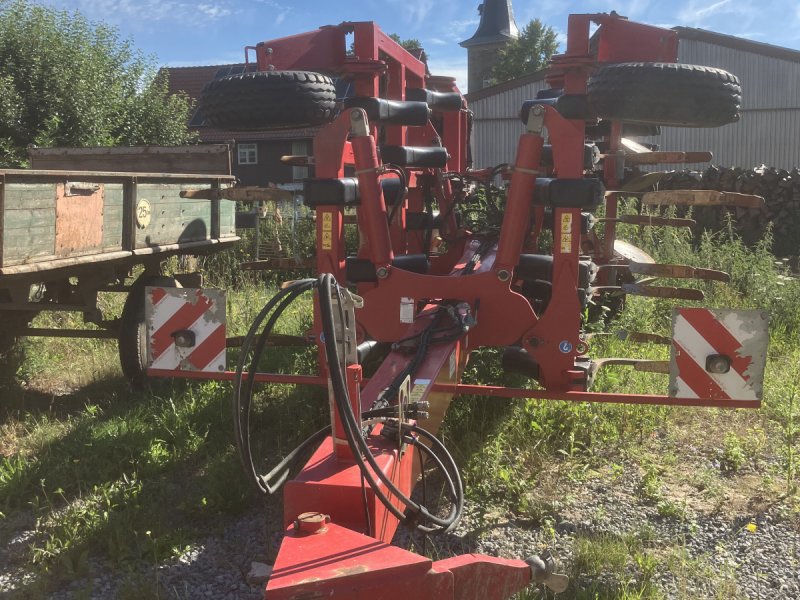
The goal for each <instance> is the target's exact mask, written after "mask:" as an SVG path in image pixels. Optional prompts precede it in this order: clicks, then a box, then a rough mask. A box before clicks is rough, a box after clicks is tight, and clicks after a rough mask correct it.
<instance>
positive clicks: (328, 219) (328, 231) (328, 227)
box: [322, 212, 333, 250]
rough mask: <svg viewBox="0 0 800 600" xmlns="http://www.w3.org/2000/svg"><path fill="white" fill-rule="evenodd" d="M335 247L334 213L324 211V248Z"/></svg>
mask: <svg viewBox="0 0 800 600" xmlns="http://www.w3.org/2000/svg"><path fill="white" fill-rule="evenodd" d="M332 248H333V214H332V213H329V212H324V213H322V249H323V250H331V249H332Z"/></svg>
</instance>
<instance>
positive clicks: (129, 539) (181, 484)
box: [0, 378, 313, 597]
mask: <svg viewBox="0 0 800 600" xmlns="http://www.w3.org/2000/svg"><path fill="white" fill-rule="evenodd" d="M0 389H2V391H1V392H0V393H2V397H3V404H4V406H3V414H2V416H1V417H0V424H2V423H9V422H11V421H13V420H17V421H19V423H21V424H22V427H23V428H24V430H25V433H24V440H22V441H21V442H20V443H21V444H24V447H22V446H21V447H20V448H19V449H18V451H16V452H12V453H11V454H10V455H9V456H5V457H2V456H0V511H2V512H4V513H5V514H6V515H7V516H9V517H16V516H20V515H27V519H25V520H27V522H32V521H33V520H34V519H35V520H36V521H37V527H36V534H35V537H34V538H33V543H32V545H31V548H30V550H29V551H26V550H24V549H23V550H22V552H23V553H24V556H23V555H20V556H12V557H11V559H12V562H14V563H16V564H17V565H18V566H19V565H27V564H30V563H31V562H32V561H35V563H36V565H37V567H35V568H37V569H38V573H39V575H40V577H39V581H38V582H35V583H34V584H32V587H30V590H31V592H30V593H31V594H32V595H29V597H36V593H38V592H37V590H41V589H49V588H52V587H53V586H56V585H58V584H59V582H60V581H61V580H63V579H64V578H65V577H66V578H70V577H75V576H80V575H82V574H85V571H86V569H87V560H88V558H89V557H96V558H97V557H99V558H102V559H106V560H110V561H112V562H113V563H116V564H124V563H125V562H126V561H129V560H137V559H142V558H154V557H161V558H166V557H169V556H173V555H175V554H179V553H180V552H181V551H182V549H183V548H185V547H186V546H188V545H191V544H192V543H194V542H196V541H197V540H198V539H199V538H202V537H205V536H207V535H208V534H209V531H210V530H213V529H214V528H215V527H216V526H218V525H219V523H220V522H223V521H224V520H225V518H228V517H232V516H235V515H238V514H241V513H242V511H244V510H245V509H246V508H248V507H250V506H253V505H254V504H257V503H258V499H257V495H256V493H255V492H254V491H253V489H252V486H251V485H250V483H249V482H248V481H247V480H246V478H245V476H244V472H243V469H242V468H241V465H240V462H239V459H238V456H237V454H236V451H235V448H234V443H233V435H232V431H233V427H232V418H231V409H230V392H231V388H230V385H229V384H223V383H218V382H206V383H193V382H188V381H184V380H172V381H171V380H163V381H154V382H152V383H151V385H150V386H149V387H148V389H146V390H142V391H135V390H131V389H130V386H129V385H128V384H127V382H126V381H124V380H122V379H121V378H109V379H103V380H97V381H95V382H93V383H91V384H89V385H86V386H85V387H83V388H81V389H80V390H78V391H76V392H74V393H70V394H66V395H64V396H54V395H52V394H46V393H42V392H39V391H36V390H31V389H28V388H26V387H25V386H24V385H23V384H20V383H19V382H18V381H16V380H15V379H13V378H8V379H5V380H4V381H3V383H2V388H0ZM301 395H302V394H301ZM306 400H307V399H306ZM307 404H308V402H305V401H300V402H298V401H297V400H296V398H295V395H293V394H285V395H284V396H283V397H281V398H280V399H279V400H278V401H276V407H275V408H276V409H277V412H278V413H279V414H280V415H281V417H280V418H275V419H273V421H272V425H271V426H272V427H273V428H279V429H281V431H280V432H279V435H278V434H276V432H275V431H274V430H265V431H264V437H265V438H266V439H267V442H265V443H266V444H267V446H269V445H270V444H272V448H273V454H274V455H276V456H279V455H280V454H281V453H283V452H285V446H287V445H290V444H292V443H299V441H301V440H302V439H303V438H304V436H305V435H307V433H310V431H306V429H311V430H313V424H310V423H303V422H302V421H303V420H302V419H299V418H298V416H297V415H293V416H292V413H293V412H295V411H293V408H296V407H297V408H299V407H300V406H305V405H307ZM290 418H291V423H292V428H291V429H290V432H291V433H287V431H286V430H287V429H289V428H288V427H287V423H288V422H289V419H290ZM310 421H313V419H310ZM268 425H269V424H268V423H267V424H265V426H268ZM294 438H296V441H295V439H294ZM266 503H267V506H271V507H272V509H271V510H275V511H276V512H275V514H280V513H279V509H278V508H277V507H278V506H279V503H280V494H278V495H276V497H275V498H270V499H268V500H267V501H266ZM154 559H155V558H154ZM22 597H25V596H22Z"/></svg>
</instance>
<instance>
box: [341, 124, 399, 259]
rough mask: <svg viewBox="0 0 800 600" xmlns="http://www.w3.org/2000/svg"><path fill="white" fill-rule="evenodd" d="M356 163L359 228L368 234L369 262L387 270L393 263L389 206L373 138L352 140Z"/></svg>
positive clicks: (362, 137) (355, 138)
mask: <svg viewBox="0 0 800 600" xmlns="http://www.w3.org/2000/svg"><path fill="white" fill-rule="evenodd" d="M350 143H351V144H352V146H353V155H354V156H355V160H356V175H357V176H358V191H359V194H360V195H361V206H360V207H359V210H358V226H359V228H361V230H362V231H363V232H364V234H365V235H366V242H367V249H368V255H369V258H370V260H371V261H372V262H373V263H374V264H375V266H376V267H388V266H389V265H390V264H391V262H392V257H393V254H392V246H391V241H390V238H389V225H388V222H387V215H386V203H385V202H384V200H383V191H382V190H381V185H380V181H379V180H378V172H377V170H378V165H379V164H380V163H379V162H378V152H377V149H376V147H375V139H374V138H373V137H372V136H371V135H365V136H356V137H353V138H352V139H351V140H350Z"/></svg>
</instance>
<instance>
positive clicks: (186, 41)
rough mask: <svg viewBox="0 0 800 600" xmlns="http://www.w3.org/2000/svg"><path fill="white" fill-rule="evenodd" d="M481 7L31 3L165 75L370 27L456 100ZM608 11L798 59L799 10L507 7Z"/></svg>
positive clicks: (314, 0) (413, 2) (211, 0)
mask: <svg viewBox="0 0 800 600" xmlns="http://www.w3.org/2000/svg"><path fill="white" fill-rule="evenodd" d="M480 1H481V0H448V1H444V0H438V1H437V0H358V1H348V0H344V1H341V0H340V1H334V0H294V1H292V0H247V1H243V0H200V1H199V2H190V1H188V0H38V2H39V3H40V4H45V5H50V6H54V7H58V8H63V9H67V10H79V11H80V12H82V13H83V14H84V15H85V16H86V17H88V18H89V19H90V20H92V21H103V22H106V23H109V24H112V25H114V26H116V27H117V28H118V29H119V31H120V33H121V34H122V35H123V36H124V37H129V38H131V39H133V41H134V43H135V45H136V46H137V47H139V48H140V49H141V50H142V51H144V52H145V53H147V54H153V55H155V56H156V58H157V60H158V63H159V64H163V65H169V66H191V65H204V64H219V63H229V62H240V61H242V60H243V55H244V53H243V50H242V48H243V47H244V46H245V45H255V44H256V43H257V42H260V41H264V40H269V39H273V38H276V37H283V36H285V35H290V34H293V33H299V32H302V31H308V30H311V29H316V28H317V27H319V26H321V25H330V24H337V23H340V22H341V21H376V22H377V23H378V25H380V26H381V28H382V29H384V30H385V31H387V32H390V33H397V34H399V35H400V36H401V37H403V38H417V39H419V40H420V41H421V42H422V44H423V46H424V47H425V49H426V51H427V52H428V54H429V56H430V68H431V72H433V73H434V74H437V75H451V76H454V77H457V78H458V81H459V86H460V87H461V89H462V90H465V89H466V67H467V54H466V50H464V49H463V48H461V47H460V46H459V45H458V42H459V41H461V40H464V39H466V38H468V37H469V36H470V35H472V33H473V32H474V30H475V28H476V27H477V24H478V11H477V6H478V4H479V3H480ZM611 10H616V11H617V12H618V13H620V14H622V15H625V16H627V17H629V18H631V19H633V20H636V21H642V22H645V23H652V24H655V25H662V26H668V27H671V26H674V25H686V26H690V27H701V28H703V29H709V30H711V31H717V32H720V33H727V34H731V35H736V36H740V37H744V38H748V39H752V40H756V41H761V42H766V43H770V44H775V45H778V46H786V47H789V48H795V49H800V0H763V1H762V2H752V1H746V0H717V1H702V0H674V1H673V2H664V1H663V0H621V1H612V0H588V1H584V2H576V1H571V0H516V1H514V14H515V16H516V21H517V24H518V25H519V26H520V28H521V27H522V26H523V25H524V24H525V23H527V22H528V21H529V20H531V19H533V18H537V17H538V18H539V19H541V20H542V21H543V22H544V23H545V24H547V25H550V26H551V27H553V28H554V29H555V30H556V31H557V32H559V34H562V32H563V31H565V30H566V24H567V15H568V14H570V13H573V12H583V13H588V12H608V11H611ZM562 35H563V34H562Z"/></svg>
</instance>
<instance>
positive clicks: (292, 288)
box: [233, 274, 464, 533]
mask: <svg viewBox="0 0 800 600" xmlns="http://www.w3.org/2000/svg"><path fill="white" fill-rule="evenodd" d="M314 288H317V289H318V292H319V300H320V309H321V311H320V312H321V315H322V327H323V334H324V335H325V341H326V343H325V353H326V358H327V362H328V365H329V370H330V377H331V383H332V388H333V399H334V404H335V406H336V410H337V413H338V414H339V416H340V419H341V422H342V424H343V429H344V432H345V435H346V437H347V441H348V445H349V446H350V448H351V451H352V452H353V456H354V458H355V460H356V464H357V465H358V466H359V469H360V471H361V474H362V477H363V479H364V480H366V481H367V482H368V483H369V485H370V487H371V488H372V490H373V492H374V493H375V495H376V496H377V497H378V499H379V500H380V501H381V503H382V504H384V506H385V507H386V509H387V510H388V511H389V512H390V513H391V514H393V515H394V516H395V517H396V518H397V519H398V520H399V521H401V522H403V523H406V524H410V523H413V524H414V526H415V527H416V528H417V529H419V530H420V531H423V532H427V533H432V532H442V531H450V530H451V529H452V528H453V527H454V526H455V525H456V524H457V523H458V521H459V520H460V518H461V513H462V511H463V505H464V494H463V482H462V479H461V474H460V472H459V470H458V466H457V465H456V463H455V460H454V459H453V457H452V455H451V454H450V453H449V452H448V451H447V449H446V448H445V446H444V444H442V442H441V441H440V440H439V439H438V438H436V436H434V435H433V434H431V433H430V432H428V431H426V430H425V429H423V428H421V427H419V426H417V425H412V424H408V423H402V422H399V421H397V420H396V416H397V414H396V413H397V411H398V409H397V407H393V410H394V411H395V414H394V415H392V414H391V411H390V410H386V409H380V410H376V411H372V412H370V411H368V412H367V413H364V417H366V418H367V419H371V420H374V421H375V422H378V423H383V424H384V425H385V426H388V427H399V430H398V433H399V435H401V436H402V437H403V438H405V439H406V441H407V443H410V444H412V445H413V446H414V447H415V448H417V450H418V451H419V452H420V456H422V454H425V455H427V456H428V457H430V458H431V459H432V461H433V462H434V463H435V465H436V467H437V468H438V469H439V470H440V471H441V472H442V473H443V476H444V478H445V481H446V483H447V487H448V492H449V495H450V497H451V499H452V504H453V505H452V508H451V510H450V514H449V515H448V516H447V517H446V518H440V517H437V516H435V515H433V514H431V513H430V511H429V510H428V509H427V508H426V507H425V506H424V505H420V504H419V503H416V502H414V501H413V500H412V499H411V498H409V497H407V496H406V495H405V494H403V492H402V491H401V490H400V489H399V488H397V486H396V485H394V483H393V482H392V481H391V479H389V478H388V477H387V476H386V475H385V474H384V473H383V471H382V470H381V469H380V466H379V465H378V463H377V461H376V460H375V457H374V456H373V455H372V452H371V450H370V448H369V447H368V445H367V442H366V440H365V439H364V437H363V435H362V431H361V427H362V425H363V424H362V423H358V422H357V421H356V418H355V414H354V413H353V410H352V407H351V406H350V400H349V398H348V393H347V385H346V382H345V379H344V373H343V372H342V370H341V368H340V366H341V364H342V362H341V361H340V360H339V356H338V354H339V352H338V348H337V344H336V332H335V331H334V319H333V306H332V301H331V297H332V293H334V291H335V293H337V295H338V296H339V298H340V301H339V303H338V307H339V311H340V316H342V317H343V316H344V314H343V312H344V309H343V302H342V301H341V291H340V288H339V286H338V284H337V283H336V281H335V279H334V278H333V276H332V275H330V274H323V275H322V276H320V278H319V279H317V280H315V279H305V280H300V281H296V282H293V283H292V284H290V285H288V286H286V287H285V288H284V289H282V290H281V291H280V292H278V294H276V295H275V296H274V297H273V298H272V299H270V301H269V302H268V303H267V304H266V305H265V306H264V308H263V309H262V310H261V311H260V312H259V314H258V315H257V316H256V319H255V321H254V322H253V324H252V326H251V327H250V329H249V331H248V332H247V335H246V336H245V339H244V341H243V343H242V349H241V355H240V357H239V361H238V364H237V368H236V376H235V378H234V394H233V409H234V413H235V414H234V435H235V438H236V445H237V449H238V451H239V456H240V459H241V461H242V464H243V466H244V468H245V471H246V472H247V473H248V475H249V476H250V478H251V480H252V481H253V482H254V484H255V485H256V487H257V488H258V489H259V491H261V492H262V493H264V494H272V493H274V492H275V491H277V489H278V488H280V486H281V485H283V483H284V482H285V481H286V479H287V478H288V476H289V474H290V472H291V469H292V467H293V466H294V465H295V464H296V463H297V462H298V461H299V459H300V458H301V457H302V456H303V454H304V452H305V451H306V450H308V449H309V448H310V447H311V446H313V445H314V444H317V443H319V442H320V441H321V440H322V439H324V437H325V436H327V435H329V434H330V433H331V427H330V425H329V426H326V427H324V428H323V429H320V430H319V431H317V432H316V433H315V434H313V435H312V436H310V437H309V438H308V439H306V440H305V441H304V442H302V443H301V444H300V445H299V446H298V447H297V448H295V449H294V450H292V451H291V452H290V453H289V454H288V455H287V456H285V457H284V458H283V459H282V460H281V462H280V463H279V464H278V465H276V466H275V467H274V468H273V469H272V470H270V472H269V473H267V474H265V475H260V474H259V473H258V472H257V470H256V467H255V463H254V460H253V455H252V449H251V446H250V436H249V425H250V404H251V401H252V397H253V391H254V386H255V382H256V374H257V372H258V365H259V362H260V359H261V357H262V355H263V352H264V349H265V348H266V345H267V343H268V340H269V335H270V334H271V332H272V330H273V329H274V327H275V324H276V323H277V321H278V319H279V318H280V316H281V314H282V313H283V312H284V311H285V310H286V308H287V307H288V306H289V305H290V304H292V302H294V301H295V299H296V298H297V297H298V296H299V295H300V294H302V293H304V292H306V291H309V290H311V289H314ZM265 321H266V324H265V325H264V326H263V329H261V327H262V324H264V322H265ZM341 322H342V323H344V318H342V319H341ZM259 329H261V332H260V333H259ZM434 331H435V329H434V327H433V324H432V326H431V327H430V328H429V329H428V330H427V332H426V334H427V335H424V336H423V337H424V338H426V339H425V343H424V346H426V347H427V345H428V343H429V342H430V341H431V340H430V339H428V338H430V336H431V335H432V333H433V332H434ZM254 344H255V347H253V345H254ZM421 345H423V344H421ZM251 349H252V359H251V361H250V368H249V370H248V373H247V378H246V379H245V378H244V368H245V363H246V362H247V356H248V355H250V354H251ZM422 357H424V352H423V353H421V355H420V354H419V353H418V356H417V357H415V358H417V359H418V360H417V361H412V362H418V361H419V360H421V359H422ZM387 408H392V407H387ZM415 436H419V437H421V438H425V439H426V440H427V441H428V442H429V445H426V444H423V443H422V442H420V441H419V439H418V438H417V437H415ZM365 458H366V462H365V460H364V459H365ZM367 463H368V464H367ZM375 475H377V477H378V479H380V482H381V483H383V485H384V486H385V487H386V489H387V490H388V492H389V493H390V494H391V495H392V496H395V497H396V498H398V499H399V500H400V501H401V504H402V505H403V506H405V507H406V510H407V511H409V512H410V513H412V514H410V515H406V514H404V513H403V512H401V511H400V510H399V509H398V508H397V507H396V506H395V505H394V503H393V502H392V500H391V499H390V497H389V496H388V495H387V494H386V493H385V492H384V491H383V489H382V488H381V486H380V484H379V482H378V480H376V478H375ZM420 517H421V518H422V520H423V522H427V523H431V524H432V526H428V525H425V524H423V522H418V521H419V520H420Z"/></svg>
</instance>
